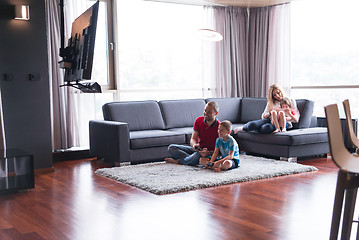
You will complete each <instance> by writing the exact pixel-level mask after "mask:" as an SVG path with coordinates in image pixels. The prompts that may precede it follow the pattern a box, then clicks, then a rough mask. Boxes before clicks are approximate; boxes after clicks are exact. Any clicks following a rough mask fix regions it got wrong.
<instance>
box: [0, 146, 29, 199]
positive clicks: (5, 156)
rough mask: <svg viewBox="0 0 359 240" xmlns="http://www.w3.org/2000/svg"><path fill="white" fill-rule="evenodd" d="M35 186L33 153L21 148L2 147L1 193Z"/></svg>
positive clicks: (0, 164)
mask: <svg viewBox="0 0 359 240" xmlns="http://www.w3.org/2000/svg"><path fill="white" fill-rule="evenodd" d="M34 187H35V176H34V159H33V155H32V154H30V153H27V152H25V151H23V150H20V149H0V193H7V192H16V191H19V190H24V189H29V188H34Z"/></svg>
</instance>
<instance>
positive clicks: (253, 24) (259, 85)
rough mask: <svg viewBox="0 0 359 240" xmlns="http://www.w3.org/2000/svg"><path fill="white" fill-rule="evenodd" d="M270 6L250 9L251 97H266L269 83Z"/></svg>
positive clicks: (249, 86) (249, 85)
mask: <svg viewBox="0 0 359 240" xmlns="http://www.w3.org/2000/svg"><path fill="white" fill-rule="evenodd" d="M268 9H269V7H263V8H253V9H250V11H249V30H248V35H249V36H248V37H249V39H248V49H249V55H248V61H249V79H248V88H249V96H250V97H266V95H267V89H268V87H269V85H268V79H267V64H268V26H269V22H268V14H269V11H268Z"/></svg>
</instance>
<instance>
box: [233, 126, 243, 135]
mask: <svg viewBox="0 0 359 240" xmlns="http://www.w3.org/2000/svg"><path fill="white" fill-rule="evenodd" d="M241 131H243V127H236V128H235V129H233V133H234V134H237V133H238V132H241Z"/></svg>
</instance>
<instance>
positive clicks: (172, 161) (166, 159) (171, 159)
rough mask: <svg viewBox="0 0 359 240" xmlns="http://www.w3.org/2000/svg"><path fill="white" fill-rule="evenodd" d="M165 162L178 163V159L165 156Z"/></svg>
mask: <svg viewBox="0 0 359 240" xmlns="http://www.w3.org/2000/svg"><path fill="white" fill-rule="evenodd" d="M165 162H166V163H174V164H178V161H177V160H176V159H174V158H165Z"/></svg>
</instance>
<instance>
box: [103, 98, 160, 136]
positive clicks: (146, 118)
mask: <svg viewBox="0 0 359 240" xmlns="http://www.w3.org/2000/svg"><path fill="white" fill-rule="evenodd" d="M102 111H103V115H104V119H105V120H109V121H117V122H126V123H128V124H129V129H130V131H138V130H151V129H164V128H165V125H164V122H163V119H162V114H161V110H160V107H159V106H158V103H157V102H156V101H138V102H112V103H106V104H105V105H103V106H102Z"/></svg>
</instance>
